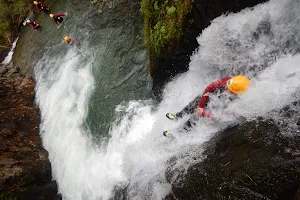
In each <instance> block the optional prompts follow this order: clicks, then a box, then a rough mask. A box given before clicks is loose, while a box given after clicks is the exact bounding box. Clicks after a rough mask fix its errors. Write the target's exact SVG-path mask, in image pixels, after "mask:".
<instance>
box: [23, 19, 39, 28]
mask: <svg viewBox="0 0 300 200" xmlns="http://www.w3.org/2000/svg"><path fill="white" fill-rule="evenodd" d="M26 23H27V24H29V25H30V27H31V28H32V29H39V28H40V27H41V26H40V25H39V23H37V22H36V21H34V20H31V19H27V20H26Z"/></svg>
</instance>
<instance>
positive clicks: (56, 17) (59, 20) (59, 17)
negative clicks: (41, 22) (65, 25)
mask: <svg viewBox="0 0 300 200" xmlns="http://www.w3.org/2000/svg"><path fill="white" fill-rule="evenodd" d="M49 16H50V17H51V18H53V20H54V22H55V24H56V26H59V25H60V24H61V23H62V22H63V21H64V18H63V17H64V16H67V14H50V15H49Z"/></svg>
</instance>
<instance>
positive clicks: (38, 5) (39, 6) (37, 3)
mask: <svg viewBox="0 0 300 200" xmlns="http://www.w3.org/2000/svg"><path fill="white" fill-rule="evenodd" d="M33 4H34V5H35V7H36V8H37V9H38V10H39V11H44V12H45V13H48V12H49V8H48V7H47V6H46V5H45V3H44V2H41V1H34V2H33Z"/></svg>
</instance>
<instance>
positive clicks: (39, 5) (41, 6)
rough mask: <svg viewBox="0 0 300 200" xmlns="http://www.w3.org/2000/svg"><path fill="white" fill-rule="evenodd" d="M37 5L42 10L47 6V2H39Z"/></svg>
mask: <svg viewBox="0 0 300 200" xmlns="http://www.w3.org/2000/svg"><path fill="white" fill-rule="evenodd" d="M35 7H36V8H37V9H38V10H39V11H41V10H43V9H44V8H45V3H44V2H38V4H37V5H35Z"/></svg>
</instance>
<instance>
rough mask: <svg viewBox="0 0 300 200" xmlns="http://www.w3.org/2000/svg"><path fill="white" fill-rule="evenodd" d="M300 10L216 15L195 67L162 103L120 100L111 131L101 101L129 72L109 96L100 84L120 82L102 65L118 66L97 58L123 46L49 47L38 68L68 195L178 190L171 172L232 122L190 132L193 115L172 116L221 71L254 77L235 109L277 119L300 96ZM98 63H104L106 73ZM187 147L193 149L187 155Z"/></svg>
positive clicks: (147, 195) (50, 139)
mask: <svg viewBox="0 0 300 200" xmlns="http://www.w3.org/2000/svg"><path fill="white" fill-rule="evenodd" d="M299 9H300V2H299V1H297V0H287V1H282V0H272V1H270V2H268V3H265V4H262V5H258V6H256V7H255V8H254V9H246V10H244V11H241V12H240V13H237V14H230V15H228V16H225V15H224V16H220V17H219V18H217V19H215V20H214V21H213V22H212V24H211V26H209V27H208V28H207V29H205V30H204V31H203V33H202V35H201V36H199V38H198V41H199V44H200V45H201V46H200V47H199V49H198V50H197V51H196V52H195V53H194V55H193V56H192V58H191V63H190V70H189V71H188V72H187V73H185V74H183V75H181V76H180V77H178V78H177V79H176V80H174V81H172V82H171V83H169V84H168V86H167V87H166V89H165V91H164V98H163V101H162V102H161V103H160V104H159V106H157V105H155V103H153V102H152V101H151V100H134V99H136V98H132V100H131V101H129V100H130V97H128V98H129V99H128V100H127V101H124V102H122V103H120V104H119V105H118V106H117V107H116V109H115V113H114V114H113V116H114V122H112V123H111V126H110V130H109V133H108V134H107V133H103V130H104V131H105V129H104V128H101V126H99V124H98V123H99V121H98V118H97V116H95V115H97V114H98V115H101V113H100V112H101V109H103V110H105V107H101V108H98V107H97V105H98V106H100V105H101V104H100V103H98V102H97V98H101V101H106V99H107V101H110V96H112V95H113V93H108V94H107V92H108V91H109V90H113V89H114V88H115V87H121V88H122V85H123V84H124V82H126V80H127V79H129V78H130V77H131V74H130V73H128V74H129V75H128V76H127V79H126V80H124V81H123V80H121V81H117V82H115V85H114V86H112V87H110V88H109V89H107V90H106V91H105V90H103V93H105V95H103V96H102V97H100V96H98V95H97V94H101V92H102V91H99V90H101V84H104V85H105V84H106V85H107V84H110V83H111V82H112V80H110V81H107V80H104V77H103V75H102V76H101V74H102V73H104V72H105V68H104V67H106V68H107V67H109V69H111V70H112V68H111V67H112V66H105V63H104V62H101V61H99V58H100V60H105V59H107V60H108V59H112V60H113V59H116V60H118V59H119V58H120V57H118V56H120V55H121V53H120V54H119V53H118V52H117V53H116V54H109V55H113V56H114V57H113V56H111V57H109V58H107V54H106V52H105V51H104V50H103V51H101V53H100V54H98V56H94V55H93V52H92V51H93V50H96V48H90V46H89V45H91V46H93V45H94V44H92V43H89V44H86V45H83V47H82V48H80V49H77V48H72V47H71V48H69V49H68V51H67V52H66V54H62V55H60V56H59V57H52V56H51V52H53V51H54V48H53V49H52V48H49V49H48V50H47V51H46V52H45V53H44V57H43V59H42V60H41V61H40V62H38V64H37V65H36V67H35V73H36V80H37V87H36V92H37V93H36V96H37V103H38V105H39V107H40V109H41V116H42V124H41V135H42V138H43V144H44V147H45V148H46V149H47V151H48V152H49V159H50V161H51V164H52V170H53V178H54V179H55V180H56V181H57V182H58V186H59V191H60V192H61V193H62V196H63V198H64V199H72V200H75V199H91V200H92V199H109V198H111V197H113V196H114V191H115V189H116V188H120V187H121V188H126V190H127V192H126V195H127V196H128V198H129V199H161V198H163V197H165V196H166V195H167V194H168V193H169V192H170V190H171V185H170V184H169V183H168V182H167V181H166V179H165V172H166V169H167V168H168V167H171V168H174V170H177V172H178V174H177V175H178V176H180V175H183V174H184V173H185V170H186V169H187V168H188V167H189V166H190V165H191V164H193V163H194V162H196V161H197V162H199V160H201V153H202V151H203V149H202V148H203V147H202V146H201V144H203V143H204V142H206V141H208V140H209V139H210V138H211V137H212V136H213V135H214V134H216V133H217V132H218V131H219V130H221V129H222V128H224V127H226V123H225V124H220V125H216V124H215V123H214V122H212V121H211V120H208V119H201V120H199V122H198V123H197V124H196V126H195V128H194V129H193V130H192V131H190V132H189V133H182V132H178V131H177V127H179V126H180V125H182V124H183V123H184V122H185V120H187V118H188V116H186V117H185V118H184V119H182V120H178V121H176V122H173V121H169V120H168V119H166V118H165V113H167V112H177V111H179V110H180V109H181V108H183V107H184V106H185V105H186V104H187V103H188V102H189V101H190V100H192V99H193V98H194V97H195V96H197V95H198V94H199V93H201V92H202V91H203V90H204V88H205V87H206V86H207V85H208V84H209V83H210V82H211V81H213V80H215V79H218V78H220V77H223V76H227V75H235V74H245V75H247V76H249V77H250V79H251V81H252V86H251V88H250V89H249V92H248V93H247V94H245V95H242V96H241V98H240V99H239V100H237V101H236V102H234V103H233V104H232V105H231V106H229V108H228V109H230V112H234V113H236V114H238V115H240V116H243V117H244V118H246V119H248V120H251V119H253V118H256V117H258V116H262V117H266V118H269V117H273V118H274V119H275V120H276V118H275V117H274V116H276V115H274V114H271V113H272V112H273V111H274V110H276V109H280V108H282V107H284V106H285V105H288V104H290V103H291V102H293V101H296V100H298V99H299V98H298V97H299V96H298V92H299V86H300V73H299V66H298V65H299V61H300V55H298V52H299V46H300V14H299V12H298V11H299ZM115 31H117V29H116V30H115ZM112 32H113V30H112ZM105 33H106V34H109V31H108V32H105ZM103 46H105V45H104V44H103ZM103 48H104V49H105V48H109V46H106V47H103ZM116 48H119V47H116ZM116 55H117V56H116ZM140 56H142V53H139V54H134V58H136V59H137V58H139V57H140ZM97 59H98V60H97ZM96 60H97V62H98V65H100V66H101V67H103V68H101V69H100V70H97V67H98V66H95V62H96ZM99 63H100V64H99ZM114 64H116V63H114ZM121 66H122V64H121ZM137 69H138V67H137ZM99 76H100V80H99ZM112 78H114V77H112ZM102 79H103V80H102ZM101 81H102V82H101ZM133 81H134V80H133ZM91 102H94V103H91ZM102 103H103V102H102ZM90 104H92V105H93V106H90ZM94 109H95V110H96V111H97V112H95V110H94ZM91 113H93V114H91ZM101 116H103V115H101ZM98 117H99V116H98ZM225 117H226V116H225ZM166 129H172V130H173V133H174V136H175V139H173V140H170V139H168V138H164V137H163V136H162V131H164V130H166ZM95 132H96V133H95ZM97 134H102V136H103V135H104V136H105V135H106V136H107V135H108V136H107V138H108V139H107V140H103V141H102V143H101V144H98V143H95V142H93V139H92V138H94V137H95V135H97ZM183 154H187V155H189V156H183V157H181V155H183ZM174 157H175V158H176V157H177V160H178V161H177V164H176V165H173V166H169V165H168V160H169V159H171V158H174ZM195 160H196V161H195Z"/></svg>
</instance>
